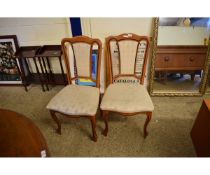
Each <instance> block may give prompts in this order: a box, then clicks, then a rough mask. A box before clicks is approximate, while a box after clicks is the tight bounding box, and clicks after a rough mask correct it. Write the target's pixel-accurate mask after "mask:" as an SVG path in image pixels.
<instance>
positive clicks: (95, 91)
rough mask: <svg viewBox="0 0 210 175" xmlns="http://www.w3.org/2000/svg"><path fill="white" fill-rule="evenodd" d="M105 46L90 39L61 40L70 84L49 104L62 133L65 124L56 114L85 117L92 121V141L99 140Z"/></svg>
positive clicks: (85, 37) (78, 37)
mask: <svg viewBox="0 0 210 175" xmlns="http://www.w3.org/2000/svg"><path fill="white" fill-rule="evenodd" d="M101 45H102V44H101V41H100V40H99V39H92V38H90V37H87V36H77V37H73V38H64V39H62V41H61V47H62V51H63V55H64V63H65V67H66V74H67V79H68V85H67V86H66V87H64V88H63V89H62V90H61V91H60V92H58V93H57V94H56V95H55V96H54V97H53V98H52V99H51V100H50V102H49V103H48V105H47V109H49V111H50V114H51V117H52V119H53V120H54V121H55V122H56V124H57V129H56V132H57V133H59V134H61V122H60V120H59V118H58V117H57V116H56V113H60V114H63V115H64V116H68V117H74V118H75V117H76V118H78V117H85V118H88V119H90V122H91V126H92V134H93V137H92V139H93V140H94V141H97V134H96V113H97V109H98V105H99V96H100V92H99V89H100V65H101V52H102V46H101ZM87 82H88V84H87ZM84 84H85V85H86V86H82V85H84ZM87 85H90V86H91V87H90V86H87Z"/></svg>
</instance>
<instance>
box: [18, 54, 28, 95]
mask: <svg viewBox="0 0 210 175" xmlns="http://www.w3.org/2000/svg"><path fill="white" fill-rule="evenodd" d="M17 59H18V61H19V65H20V68H19V66H18V64H17V60H16V61H15V66H16V67H17V70H18V73H19V75H20V77H21V80H22V82H23V86H24V88H25V91H26V92H27V91H28V89H27V82H26V76H25V72H24V68H23V62H22V60H21V58H17Z"/></svg>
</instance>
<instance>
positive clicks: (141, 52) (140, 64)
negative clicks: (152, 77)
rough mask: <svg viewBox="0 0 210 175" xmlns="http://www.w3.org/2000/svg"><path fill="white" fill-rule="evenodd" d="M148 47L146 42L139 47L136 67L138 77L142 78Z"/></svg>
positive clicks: (141, 42) (142, 42)
mask: <svg viewBox="0 0 210 175" xmlns="http://www.w3.org/2000/svg"><path fill="white" fill-rule="evenodd" d="M146 46H147V42H146V41H140V43H139V46H138V51H137V56H136V65H135V66H136V67H135V69H136V70H135V74H136V76H138V77H141V75H142V68H143V64H144V59H145V54H146Z"/></svg>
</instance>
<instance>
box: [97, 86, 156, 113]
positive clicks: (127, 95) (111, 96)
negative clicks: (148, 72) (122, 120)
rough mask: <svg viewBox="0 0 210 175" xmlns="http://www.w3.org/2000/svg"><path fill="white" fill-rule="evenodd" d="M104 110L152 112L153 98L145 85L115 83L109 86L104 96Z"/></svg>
mask: <svg viewBox="0 0 210 175" xmlns="http://www.w3.org/2000/svg"><path fill="white" fill-rule="evenodd" d="M100 108H101V109H102V110H108V111H115V112H124V113H135V112H150V111H151V112H152V111H153V110H154V106H153V103H152V100H151V98H150V96H149V94H148V92H147V90H146V88H145V87H144V86H143V85H140V84H128V83H115V84H111V85H109V86H108V88H107V90H106V91H105V94H104V96H103V99H102V102H101V106H100Z"/></svg>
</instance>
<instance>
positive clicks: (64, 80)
mask: <svg viewBox="0 0 210 175" xmlns="http://www.w3.org/2000/svg"><path fill="white" fill-rule="evenodd" d="M59 62H60V67H61V72H62V76H63V82H64V85H66V79H65V75H64V71H63V66H62V62H61V57H59Z"/></svg>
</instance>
